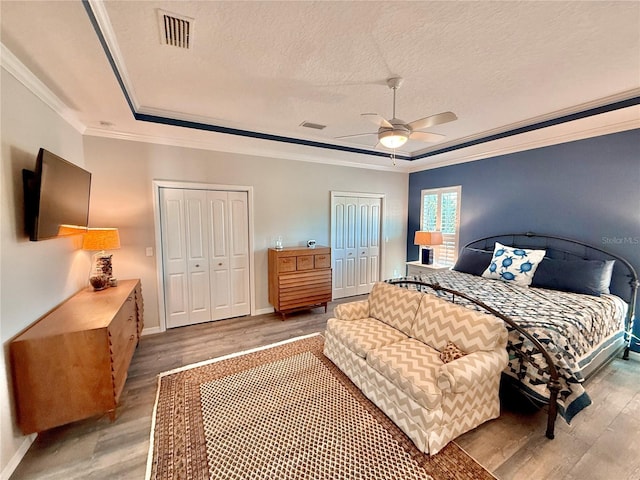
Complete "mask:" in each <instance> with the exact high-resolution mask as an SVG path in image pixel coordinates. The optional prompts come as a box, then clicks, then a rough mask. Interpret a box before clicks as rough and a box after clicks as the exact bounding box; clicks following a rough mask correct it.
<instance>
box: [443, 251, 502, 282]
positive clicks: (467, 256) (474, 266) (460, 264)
mask: <svg viewBox="0 0 640 480" xmlns="http://www.w3.org/2000/svg"><path fill="white" fill-rule="evenodd" d="M492 256H493V255H492V254H491V252H485V251H484V250H477V249H475V248H465V249H463V250H462V253H460V256H459V257H458V260H457V261H456V264H455V265H454V266H453V270H456V271H458V272H463V273H470V274H471V275H476V276H478V277H479V276H480V275H482V272H484V271H485V270H486V269H487V267H488V266H489V264H490V263H491V257H492Z"/></svg>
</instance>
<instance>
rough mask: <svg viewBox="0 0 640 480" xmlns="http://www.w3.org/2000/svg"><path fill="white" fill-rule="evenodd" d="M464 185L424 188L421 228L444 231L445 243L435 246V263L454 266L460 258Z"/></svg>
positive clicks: (443, 238) (430, 230) (429, 230)
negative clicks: (459, 239) (461, 204)
mask: <svg viewBox="0 0 640 480" xmlns="http://www.w3.org/2000/svg"><path fill="white" fill-rule="evenodd" d="M461 196H462V187H461V186H459V185H458V186H455V187H445V188H434V189H429V190H422V203H421V215H420V230H424V231H428V232H436V231H440V232H442V240H443V244H442V245H438V246H434V247H433V250H434V263H437V264H439V265H444V266H453V264H455V263H456V260H457V259H458V233H459V232H458V231H459V228H460V199H461Z"/></svg>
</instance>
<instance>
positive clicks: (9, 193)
mask: <svg viewBox="0 0 640 480" xmlns="http://www.w3.org/2000/svg"><path fill="white" fill-rule="evenodd" d="M0 71H1V73H2V78H1V84H0V85H1V88H2V90H1V101H2V103H1V111H2V117H1V118H2V124H1V132H2V135H1V138H2V147H1V151H0V155H1V158H2V169H1V171H0V174H1V176H2V177H1V181H0V188H1V190H0V197H1V199H2V201H1V210H0V217H1V222H0V224H1V225H2V226H1V230H0V242H1V243H0V252H1V255H0V297H1V298H0V300H1V307H0V336H1V337H2V344H3V347H4V355H3V357H2V361H1V362H0V363H1V364H2V366H1V367H0V368H1V369H0V438H1V442H0V472H1V473H0V475H1V476H2V478H4V477H5V476H7V475H8V474H9V473H10V471H11V470H12V469H13V468H14V467H15V465H14V463H15V462H17V461H19V460H20V457H21V454H22V453H23V450H24V449H25V448H27V447H28V445H29V441H30V439H28V438H27V437H24V436H22V435H21V433H20V432H19V431H18V429H17V427H16V426H15V422H14V417H15V415H14V411H15V408H14V405H13V394H12V391H11V386H10V378H11V376H10V370H9V368H10V363H9V357H8V345H9V341H10V339H11V338H13V337H14V336H15V335H16V334H17V333H19V332H20V331H22V330H23V329H24V328H25V327H27V326H28V325H30V324H31V323H33V322H34V321H36V320H37V319H38V318H39V317H41V316H42V315H43V314H44V313H46V312H48V311H49V310H51V309H52V308H53V307H55V306H56V305H58V304H59V303H61V302H62V301H63V300H65V299H66V298H68V297H69V296H71V295H72V294H74V293H75V292H77V291H78V290H80V289H81V288H82V287H84V286H85V285H86V283H87V275H88V272H89V266H90V260H89V258H88V255H87V253H86V252H83V251H82V250H79V245H78V242H79V241H80V238H79V237H74V238H64V239H51V240H45V241H41V242H30V241H29V239H28V237H27V236H26V235H25V233H24V221H23V218H24V197H23V193H22V169H24V168H26V169H28V170H33V169H34V167H35V163H36V156H37V154H38V150H39V148H40V147H44V148H46V149H47V150H50V151H51V152H53V153H56V154H57V155H59V156H61V157H63V158H65V159H67V160H69V161H70V162H73V163H76V164H78V165H81V166H83V165H84V159H83V149H82V136H81V135H80V133H79V132H77V131H76V130H74V129H73V128H72V127H71V126H69V124H68V123H66V122H65V121H63V120H62V119H61V118H60V117H59V116H58V115H57V114H56V113H54V112H53V111H52V110H51V109H50V108H49V107H47V106H45V104H44V103H43V102H42V101H40V100H39V99H38V98H37V97H35V96H34V95H33V94H32V93H30V92H29V91H28V90H27V89H25V88H24V87H23V86H22V84H20V83H18V82H17V81H16V80H15V79H14V78H13V77H12V76H11V75H10V74H9V73H7V72H6V71H5V70H4V69H2V70H0Z"/></svg>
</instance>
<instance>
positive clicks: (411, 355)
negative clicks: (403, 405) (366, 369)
mask: <svg viewBox="0 0 640 480" xmlns="http://www.w3.org/2000/svg"><path fill="white" fill-rule="evenodd" d="M367 364H368V365H369V366H370V367H372V368H373V369H374V370H376V371H377V372H378V373H379V374H380V375H382V376H383V377H385V378H386V379H387V380H389V381H390V382H391V383H393V384H394V385H395V386H397V387H398V388H399V389H400V390H402V391H403V392H404V393H405V394H406V395H408V396H410V397H411V398H413V399H414V400H415V401H416V402H417V403H418V404H419V405H421V406H422V407H424V408H427V409H429V410H432V409H435V408H439V407H440V403H441V399H442V392H441V391H440V389H439V388H438V386H437V376H438V373H439V371H440V367H441V366H442V365H443V363H442V361H441V360H440V353H439V352H438V351H437V350H435V349H433V348H431V347H429V346H428V345H425V344H424V343H422V342H419V341H418V340H416V339H414V338H408V339H406V340H402V341H399V342H396V343H392V344H390V345H387V346H385V347H381V348H378V349H376V350H373V351H371V352H370V353H369V355H367Z"/></svg>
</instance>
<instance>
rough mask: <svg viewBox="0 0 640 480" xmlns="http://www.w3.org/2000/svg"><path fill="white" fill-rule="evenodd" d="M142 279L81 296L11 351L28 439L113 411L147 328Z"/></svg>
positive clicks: (20, 339)
mask: <svg viewBox="0 0 640 480" xmlns="http://www.w3.org/2000/svg"><path fill="white" fill-rule="evenodd" d="M142 311H143V304H142V293H141V288H140V281H139V280H123V281H121V282H120V283H119V285H118V286H117V287H111V288H107V289H105V290H102V291H99V292H94V291H93V289H92V288H87V289H85V290H82V291H80V292H79V293H77V294H76V295H74V296H73V297H71V298H70V299H69V300H67V301H66V302H64V303H63V304H61V305H60V306H58V307H57V308H56V309H55V310H53V311H52V312H50V313H49V314H47V315H45V316H44V317H42V318H41V319H40V320H39V321H38V322H36V323H35V324H33V325H32V326H31V327H29V328H28V329H27V330H26V331H25V332H23V333H22V334H21V335H19V336H18V337H16V338H15V339H14V340H13V341H12V342H11V344H10V352H11V366H12V370H13V381H14V391H15V395H16V406H17V414H18V425H19V426H20V428H21V430H22V431H23V433H24V434H29V433H33V432H40V431H43V430H47V429H49V428H52V427H56V426H58V425H63V424H65V423H69V422H73V421H76V420H81V419H83V418H87V417H91V416H93V415H96V414H99V413H105V412H109V413H111V418H112V419H113V418H115V408H116V405H117V404H118V400H119V399H120V394H121V393H122V389H123V387H124V384H125V381H126V379H127V370H128V369H129V364H130V363H131V358H132V357H133V352H134V350H135V348H136V345H137V344H138V340H139V338H140V334H141V332H142V327H143V317H142Z"/></svg>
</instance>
